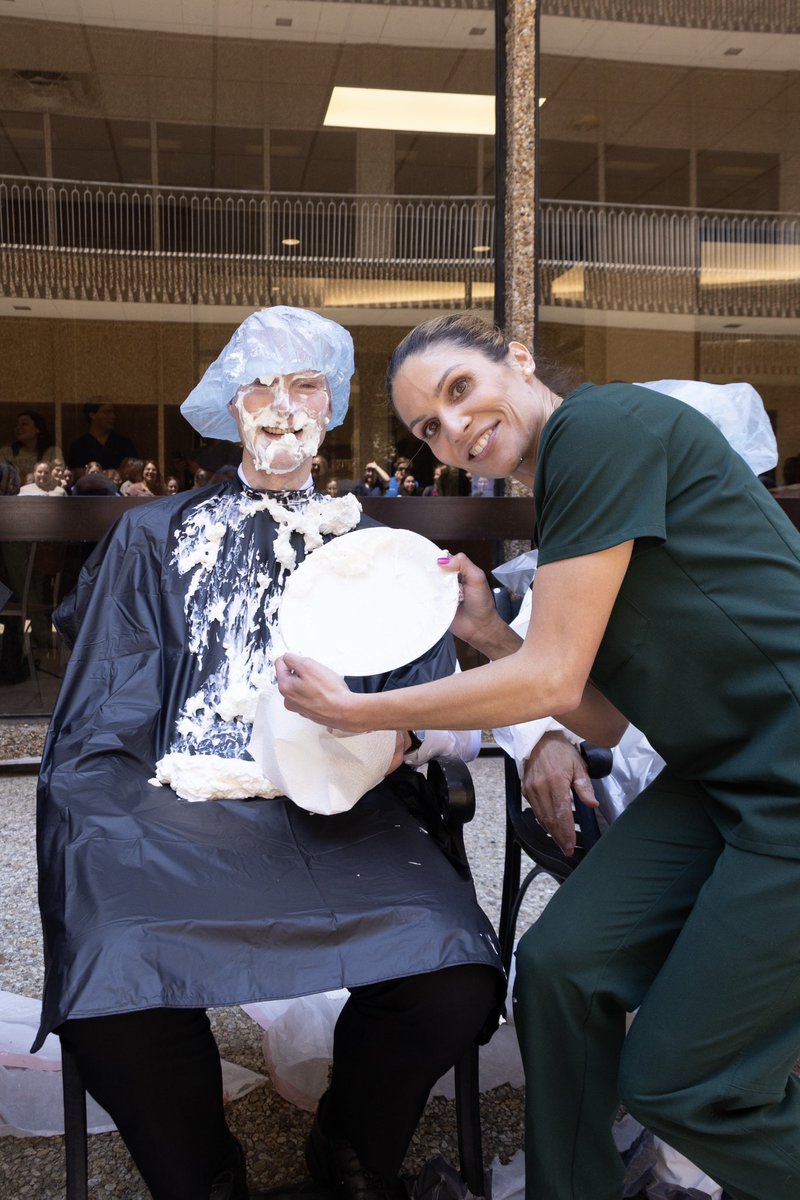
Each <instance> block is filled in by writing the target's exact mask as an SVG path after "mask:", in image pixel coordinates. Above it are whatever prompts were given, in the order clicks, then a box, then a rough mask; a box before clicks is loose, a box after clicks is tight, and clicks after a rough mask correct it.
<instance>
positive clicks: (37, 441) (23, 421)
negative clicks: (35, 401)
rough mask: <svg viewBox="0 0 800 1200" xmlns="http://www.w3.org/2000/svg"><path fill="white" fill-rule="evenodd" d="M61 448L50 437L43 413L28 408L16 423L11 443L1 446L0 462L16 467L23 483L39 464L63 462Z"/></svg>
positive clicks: (20, 414)
mask: <svg viewBox="0 0 800 1200" xmlns="http://www.w3.org/2000/svg"><path fill="white" fill-rule="evenodd" d="M63 457H64V456H63V454H62V453H61V448H60V446H56V445H54V443H53V440H52V438H51V437H50V431H49V430H48V428H47V422H46V421H45V419H44V417H43V416H42V415H41V413H38V412H36V411H35V410H34V409H31V408H26V409H25V410H24V411H23V412H21V413H19V414H18V415H17V417H16V419H15V421H14V433H13V437H12V439H11V441H10V442H8V443H6V445H4V446H0V462H7V463H10V464H11V465H12V466H14V467H16V468H17V470H18V471H19V474H20V479H21V481H22V482H23V483H25V481H26V480H27V477H28V475H31V474H32V473H33V469H34V467H35V466H36V464H37V462H48V463H53V462H56V461H63Z"/></svg>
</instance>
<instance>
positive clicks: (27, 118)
mask: <svg viewBox="0 0 800 1200" xmlns="http://www.w3.org/2000/svg"><path fill="white" fill-rule="evenodd" d="M0 174H2V175H44V174H45V153H44V122H43V120H42V117H41V115H40V114H39V113H26V112H0Z"/></svg>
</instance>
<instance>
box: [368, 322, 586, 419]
mask: <svg viewBox="0 0 800 1200" xmlns="http://www.w3.org/2000/svg"><path fill="white" fill-rule="evenodd" d="M441 344H446V345H450V346H460V347H461V348H462V349H465V350H478V351H480V353H481V354H483V355H484V356H485V357H486V358H487V359H489V360H490V361H491V362H501V361H502V360H503V359H504V358H505V357H506V355H507V354H508V352H509V349H510V345H511V343H510V341H509V339H508V338H507V337H506V336H505V334H504V333H503V332H502V330H501V329H498V327H497V326H496V325H493V324H491V323H490V322H489V321H487V320H486V319H485V318H484V317H482V316H480V315H479V314H478V313H476V312H474V311H472V312H462V313H447V315H446V316H444V317H434V318H433V320H431V321H425V322H424V323H423V324H422V325H417V327H416V329H412V330H411V332H410V333H407V334H406V336H405V337H404V338H403V340H402V342H401V343H400V345H399V346H398V347H397V349H396V350H395V352H394V354H393V355H392V357H391V359H390V360H389V369H388V370H387V372H386V395H387V396H388V397H389V403H390V404H392V405H393V404H394V398H393V395H392V387H393V384H394V380H395V377H396V375H397V372H398V371H399V370H400V368H401V367H402V365H403V363H404V362H405V360H406V359H407V358H410V357H411V356H412V355H413V354H422V353H423V352H424V351H425V350H428V349H429V348H430V347H431V346H436V345H441ZM536 377H537V379H539V380H540V381H541V382H542V383H543V384H544V385H545V387H548V388H550V390H551V391H553V392H555V393H556V395H559V396H566V395H567V393H568V392H571V391H572V390H573V388H575V387H577V386H578V384H579V383H580V382H581V377H580V374H579V373H578V372H577V371H575V370H574V369H573V368H572V367H567V366H564V365H562V364H561V363H558V362H555V361H554V360H553V359H549V358H544V357H543V356H541V355H539V354H537V355H536Z"/></svg>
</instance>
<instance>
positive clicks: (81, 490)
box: [69, 471, 120, 496]
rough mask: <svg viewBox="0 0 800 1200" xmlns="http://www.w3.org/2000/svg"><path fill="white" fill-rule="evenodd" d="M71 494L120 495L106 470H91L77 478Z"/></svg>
mask: <svg viewBox="0 0 800 1200" xmlns="http://www.w3.org/2000/svg"><path fill="white" fill-rule="evenodd" d="M69 494H70V496H118V495H119V494H120V492H119V488H118V487H117V485H116V483H115V482H114V480H113V479H112V478H111V476H110V475H106V473H105V471H91V472H89V473H88V474H86V475H81V477H80V479H76V480H75V482H74V483H73V485H72V487H71V488H70V490H69Z"/></svg>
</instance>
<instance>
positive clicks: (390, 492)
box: [386, 458, 411, 496]
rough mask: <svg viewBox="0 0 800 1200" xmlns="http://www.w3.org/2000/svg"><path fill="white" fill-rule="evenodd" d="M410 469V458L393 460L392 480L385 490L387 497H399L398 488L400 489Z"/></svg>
mask: <svg viewBox="0 0 800 1200" xmlns="http://www.w3.org/2000/svg"><path fill="white" fill-rule="evenodd" d="M410 469H411V459H410V458H398V459H396V460H395V464H394V474H393V475H392V478H391V479H390V480H389V485H388V487H387V488H386V495H387V496H399V495H400V487H401V485H402V482H403V480H404V479H405V477H406V475H407V474H408V472H409V471H410Z"/></svg>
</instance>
